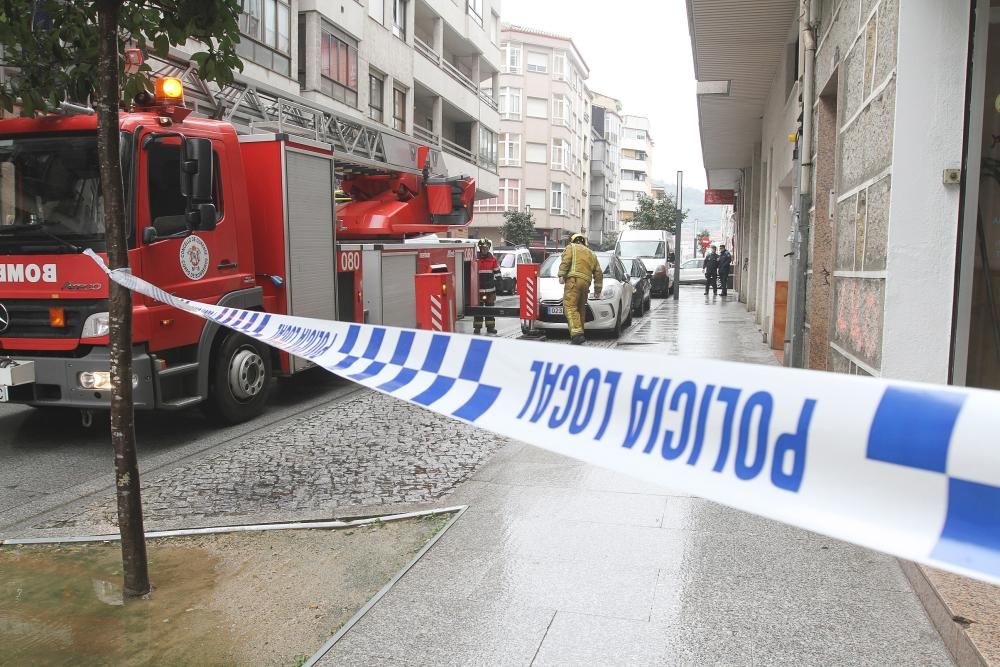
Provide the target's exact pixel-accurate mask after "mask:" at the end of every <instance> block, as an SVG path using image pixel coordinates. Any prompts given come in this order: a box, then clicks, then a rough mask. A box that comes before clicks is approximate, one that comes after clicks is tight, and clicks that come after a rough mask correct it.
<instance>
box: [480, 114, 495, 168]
mask: <svg viewBox="0 0 1000 667" xmlns="http://www.w3.org/2000/svg"><path fill="white" fill-rule="evenodd" d="M479 160H480V162H483V163H485V166H487V167H493V168H496V164H497V133H496V132H494V131H492V130H490V129H488V128H486V127H485V126H483V125H480V126H479Z"/></svg>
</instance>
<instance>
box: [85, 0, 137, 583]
mask: <svg viewBox="0 0 1000 667" xmlns="http://www.w3.org/2000/svg"><path fill="white" fill-rule="evenodd" d="M96 6H97V29H98V31H99V33H100V46H99V48H98V59H97V73H98V86H97V91H98V92H97V100H96V104H95V105H94V106H95V107H96V109H97V149H98V160H99V162H100V170H101V188H102V190H103V193H104V215H105V234H106V237H107V244H108V265H109V266H110V267H111V268H112V269H120V268H128V241H127V239H126V237H125V196H124V193H123V189H124V188H123V186H122V172H121V156H120V152H119V145H120V141H119V129H118V102H119V98H120V94H121V93H120V92H119V83H118V67H119V61H118V58H119V55H118V18H119V15H120V13H121V9H122V0H97V5H96ZM109 313H110V320H111V337H110V341H111V385H112V392H111V444H112V446H113V447H114V451H115V488H116V489H117V492H118V529H119V531H120V532H121V536H122V565H123V570H124V572H125V597H126V598H134V597H139V596H142V595H145V594H146V593H148V592H149V567H148V564H147V562H146V538H145V533H144V531H143V526H142V500H141V498H140V496H139V464H138V462H137V460H136V453H135V421H134V415H133V411H132V297H131V294H130V293H129V291H128V290H127V289H126V288H124V287H122V286H120V285H118V284H117V283H115V282H111V301H110V304H109Z"/></svg>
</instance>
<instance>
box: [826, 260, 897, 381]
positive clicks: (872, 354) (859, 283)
mask: <svg viewBox="0 0 1000 667" xmlns="http://www.w3.org/2000/svg"><path fill="white" fill-rule="evenodd" d="M834 283H835V284H834V303H835V306H834V308H835V328H834V342H836V343H837V344H838V345H839V346H840V347H842V348H844V349H846V350H848V351H849V352H851V353H852V354H853V355H855V356H856V357H858V358H859V359H861V360H862V361H864V362H865V363H867V364H869V365H871V366H873V367H875V368H880V367H881V365H882V314H883V313H882V302H883V290H884V286H885V283H884V281H882V280H878V279H863V278H838V279H835V281H834Z"/></svg>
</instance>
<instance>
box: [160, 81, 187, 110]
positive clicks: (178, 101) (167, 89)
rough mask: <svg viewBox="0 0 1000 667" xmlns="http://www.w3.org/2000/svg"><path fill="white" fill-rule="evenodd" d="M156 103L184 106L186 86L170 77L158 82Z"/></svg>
mask: <svg viewBox="0 0 1000 667" xmlns="http://www.w3.org/2000/svg"><path fill="white" fill-rule="evenodd" d="M156 103H157V104H165V105H166V104H169V105H174V106H180V105H182V104H184V85H183V84H182V83H181V80H180V79H175V78H173V77H170V76H166V77H163V78H162V79H157V80H156Z"/></svg>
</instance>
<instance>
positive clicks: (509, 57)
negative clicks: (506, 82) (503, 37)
mask: <svg viewBox="0 0 1000 667" xmlns="http://www.w3.org/2000/svg"><path fill="white" fill-rule="evenodd" d="M503 50H504V53H505V55H504V63H505V65H506V69H507V74H520V73H521V45H520V44H512V43H510V42H508V43H507V44H504V46H503Z"/></svg>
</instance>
